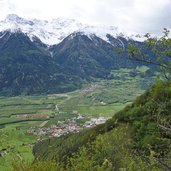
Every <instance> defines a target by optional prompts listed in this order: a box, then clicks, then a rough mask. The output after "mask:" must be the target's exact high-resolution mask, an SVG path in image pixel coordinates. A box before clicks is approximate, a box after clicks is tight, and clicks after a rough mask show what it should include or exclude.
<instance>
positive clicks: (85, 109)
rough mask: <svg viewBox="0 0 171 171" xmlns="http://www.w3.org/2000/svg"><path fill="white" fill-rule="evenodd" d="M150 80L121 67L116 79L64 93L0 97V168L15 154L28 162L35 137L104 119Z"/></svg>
mask: <svg viewBox="0 0 171 171" xmlns="http://www.w3.org/2000/svg"><path fill="white" fill-rule="evenodd" d="M117 74H118V75H119V74H120V73H119V72H118V73H117ZM151 82H152V81H151ZM151 82H150V81H149V79H144V78H141V77H140V76H136V77H129V76H128V75H127V72H126V71H125V72H124V71H122V75H121V74H120V79H118V80H116V79H111V80H95V81H94V82H93V83H91V84H89V85H87V86H86V87H85V88H83V89H81V90H77V91H74V92H70V93H66V94H51V95H38V96H17V97H0V128H1V129H0V170H2V171H4V170H7V171H8V170H11V166H12V163H13V162H15V160H14V159H16V158H18V159H19V160H21V159H22V160H23V159H24V160H27V161H30V162H31V161H32V160H33V158H34V157H33V154H32V147H33V145H34V144H35V143H36V142H37V141H40V140H43V139H46V138H48V137H49V136H55V137H59V136H61V135H63V134H68V133H71V132H78V131H80V130H82V129H83V128H84V129H85V128H89V127H93V126H95V125H97V124H100V123H103V122H105V121H106V120H107V119H108V118H111V117H112V116H113V115H114V114H115V113H116V112H118V111H120V110H121V109H123V108H124V107H125V106H126V105H129V104H130V103H131V102H133V100H134V99H135V98H136V97H137V96H138V95H140V94H142V93H143V92H144V90H145V89H146V88H147V87H148V86H149V85H150V84H151Z"/></svg>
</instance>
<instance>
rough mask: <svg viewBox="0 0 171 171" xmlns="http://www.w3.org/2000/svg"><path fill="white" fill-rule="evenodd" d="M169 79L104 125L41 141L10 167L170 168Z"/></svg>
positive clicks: (52, 168) (170, 90)
mask: <svg viewBox="0 0 171 171" xmlns="http://www.w3.org/2000/svg"><path fill="white" fill-rule="evenodd" d="M170 99H171V82H170V81H167V82H158V83H156V84H155V85H154V86H153V87H152V88H151V89H149V90H147V91H146V92H145V93H144V94H143V95H141V96H139V97H138V98H137V99H136V100H135V102H134V103H133V104H132V105H129V106H127V107H126V108H125V109H124V110H122V111H120V112H118V113H117V114H115V115H114V116H113V118H112V119H110V120H108V121H107V122H106V123H105V124H102V125H99V126H96V127H95V128H92V129H88V130H84V131H82V132H80V133H78V134H72V135H67V136H63V137H60V138H53V139H48V140H45V141H40V142H39V143H38V144H37V145H36V146H35V147H34V155H35V157H36V160H35V162H34V163H33V164H28V163H24V162H23V163H22V165H21V164H19V165H14V170H29V171H30V170H52V171H53V170H74V171H76V170H90V168H91V170H99V171H103V170H130V171H134V170H135V171H137V170H144V171H146V170H153V171H156V170H158V171H160V170H168V171H169V170H170V169H171V159H170V156H171V128H170V123H171V117H170V111H171V101H170Z"/></svg>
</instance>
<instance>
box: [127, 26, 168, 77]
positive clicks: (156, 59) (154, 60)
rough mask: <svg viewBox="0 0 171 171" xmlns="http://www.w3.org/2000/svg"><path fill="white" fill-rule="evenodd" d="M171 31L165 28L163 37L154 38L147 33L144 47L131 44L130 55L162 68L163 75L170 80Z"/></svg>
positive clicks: (132, 57)
mask: <svg viewBox="0 0 171 171" xmlns="http://www.w3.org/2000/svg"><path fill="white" fill-rule="evenodd" d="M169 36H170V32H169V30H167V29H166V28H164V30H163V36H162V37H160V38H158V37H152V36H151V35H150V34H149V33H147V34H146V35H145V36H144V37H145V38H146V40H145V42H144V43H143V45H142V46H139V45H138V44H136V43H131V44H130V45H129V47H128V54H129V57H130V58H131V59H134V60H137V61H144V62H146V63H149V64H153V65H156V66H160V68H161V71H162V72H161V73H162V75H163V76H164V77H165V78H166V79H169V80H170V74H171V38H170V37H169Z"/></svg>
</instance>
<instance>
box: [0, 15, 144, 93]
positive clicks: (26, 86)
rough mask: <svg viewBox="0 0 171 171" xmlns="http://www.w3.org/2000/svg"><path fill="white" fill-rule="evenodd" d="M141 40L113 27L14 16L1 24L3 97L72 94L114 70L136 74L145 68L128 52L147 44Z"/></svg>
mask: <svg viewBox="0 0 171 171" xmlns="http://www.w3.org/2000/svg"><path fill="white" fill-rule="evenodd" d="M137 39H139V40H141V41H142V39H141V38H140V37H136V36H134V37H131V38H129V36H126V35H124V34H123V33H120V32H119V31H118V29H117V28H116V27H113V26H110V27H107V26H91V25H87V24H82V23H80V22H77V21H76V20H72V19H61V18H58V19H54V20H52V21H46V20H43V21H41V20H36V19H33V20H28V19H24V18H21V17H19V16H17V15H15V14H10V15H8V16H7V17H6V19H5V20H3V21H0V93H1V94H3V95H5V94H8V95H18V94H35V93H56V92H66V91H71V90H74V89H77V88H80V87H81V85H82V84H83V83H84V82H85V81H87V80H91V79H92V78H109V75H110V72H111V70H114V69H119V68H136V67H137V66H139V65H142V63H140V62H136V61H133V60H130V59H129V58H128V55H127V53H126V49H127V47H128V45H129V43H132V42H135V43H139V44H142V42H140V41H137ZM118 49H123V51H124V53H123V54H124V55H123V54H122V55H121V54H120V53H119V51H118Z"/></svg>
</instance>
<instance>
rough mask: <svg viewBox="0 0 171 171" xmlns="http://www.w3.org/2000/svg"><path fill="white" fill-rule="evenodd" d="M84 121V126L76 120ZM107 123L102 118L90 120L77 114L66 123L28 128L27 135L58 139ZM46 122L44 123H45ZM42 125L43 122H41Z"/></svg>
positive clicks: (59, 122)
mask: <svg viewBox="0 0 171 171" xmlns="http://www.w3.org/2000/svg"><path fill="white" fill-rule="evenodd" d="M82 119H86V120H87V121H85V122H84V124H79V122H78V120H82ZM106 121H107V119H106V118H104V117H98V118H90V117H86V116H84V115H81V114H79V115H78V116H77V117H73V118H72V119H67V120H66V121H58V122H57V123H56V124H54V125H51V126H49V127H45V126H42V125H40V126H39V127H38V128H33V127H31V128H29V129H28V130H27V133H28V134H33V135H36V136H48V137H60V136H62V135H66V134H69V133H78V132H80V131H81V130H83V129H86V128H92V127H94V126H96V125H99V124H103V123H105V122H106ZM47 122H48V121H45V123H47ZM43 123H44V122H43Z"/></svg>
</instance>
